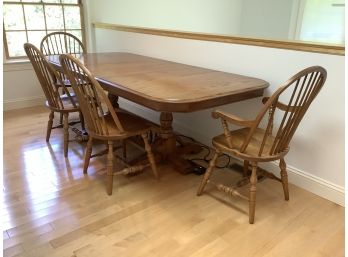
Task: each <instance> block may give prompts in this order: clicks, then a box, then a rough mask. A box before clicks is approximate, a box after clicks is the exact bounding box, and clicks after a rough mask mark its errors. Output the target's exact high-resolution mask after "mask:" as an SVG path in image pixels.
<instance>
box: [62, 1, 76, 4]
mask: <svg viewBox="0 0 348 257" xmlns="http://www.w3.org/2000/svg"><path fill="white" fill-rule="evenodd" d="M62 3H63V4H78V0H62Z"/></svg>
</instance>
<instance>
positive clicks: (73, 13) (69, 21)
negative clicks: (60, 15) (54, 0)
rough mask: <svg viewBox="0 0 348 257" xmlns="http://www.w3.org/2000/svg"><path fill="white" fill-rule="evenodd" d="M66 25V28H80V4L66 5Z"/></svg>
mask: <svg viewBox="0 0 348 257" xmlns="http://www.w3.org/2000/svg"><path fill="white" fill-rule="evenodd" d="M64 17H65V27H66V29H80V28H81V20H80V8H79V7H78V6H65V7H64Z"/></svg>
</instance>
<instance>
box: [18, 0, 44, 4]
mask: <svg viewBox="0 0 348 257" xmlns="http://www.w3.org/2000/svg"><path fill="white" fill-rule="evenodd" d="M22 2H25V3H39V2H41V0H22Z"/></svg>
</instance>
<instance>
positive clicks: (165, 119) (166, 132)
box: [160, 112, 176, 159]
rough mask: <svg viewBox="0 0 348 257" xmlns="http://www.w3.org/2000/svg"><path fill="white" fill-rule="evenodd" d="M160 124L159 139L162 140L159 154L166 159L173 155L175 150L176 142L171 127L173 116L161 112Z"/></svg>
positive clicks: (169, 113)
mask: <svg viewBox="0 0 348 257" xmlns="http://www.w3.org/2000/svg"><path fill="white" fill-rule="evenodd" d="M160 124H161V130H160V137H161V138H162V139H163V145H162V149H161V154H162V155H163V157H164V158H165V159H167V158H168V156H169V155H171V154H174V153H175V150H176V147H175V146H176V142H175V137H174V133H173V127H172V124H173V114H172V113H171V112H161V115H160Z"/></svg>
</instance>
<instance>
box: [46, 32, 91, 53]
mask: <svg viewBox="0 0 348 257" xmlns="http://www.w3.org/2000/svg"><path fill="white" fill-rule="evenodd" d="M40 49H41V51H42V53H43V54H44V55H56V54H83V53H86V48H85V46H84V45H83V43H82V42H81V41H80V39H78V38H77V37H76V36H74V35H72V34H70V33H66V32H52V33H50V34H47V35H46V36H45V37H44V38H43V39H42V40H41V44H40Z"/></svg>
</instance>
